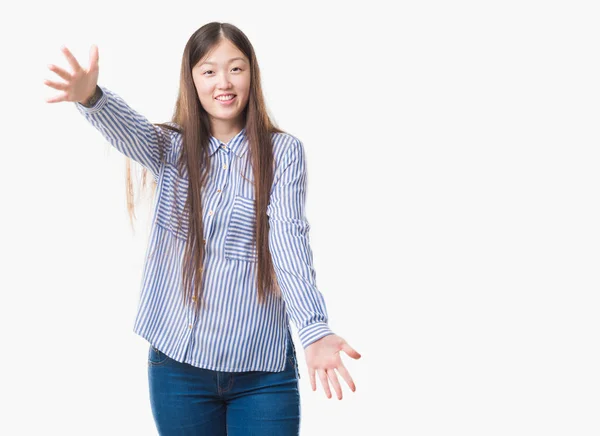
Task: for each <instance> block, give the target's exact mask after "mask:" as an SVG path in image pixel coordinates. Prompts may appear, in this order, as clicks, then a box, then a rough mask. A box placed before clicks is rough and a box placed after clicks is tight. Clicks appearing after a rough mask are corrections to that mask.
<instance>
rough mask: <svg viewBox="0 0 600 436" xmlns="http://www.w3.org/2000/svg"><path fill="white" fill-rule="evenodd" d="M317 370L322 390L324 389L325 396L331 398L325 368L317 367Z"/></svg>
mask: <svg viewBox="0 0 600 436" xmlns="http://www.w3.org/2000/svg"><path fill="white" fill-rule="evenodd" d="M317 372H318V373H319V378H320V379H321V384H322V385H323V390H324V391H325V394H326V395H327V398H331V389H329V380H328V378H327V374H326V373H325V370H324V369H322V368H319V369H317Z"/></svg>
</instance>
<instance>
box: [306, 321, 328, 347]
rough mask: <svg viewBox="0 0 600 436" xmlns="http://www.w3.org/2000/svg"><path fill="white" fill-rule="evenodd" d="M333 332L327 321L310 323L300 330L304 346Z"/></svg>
mask: <svg viewBox="0 0 600 436" xmlns="http://www.w3.org/2000/svg"><path fill="white" fill-rule="evenodd" d="M333 334H334V333H333V331H332V330H331V329H330V328H329V325H327V323H325V322H316V323H314V324H309V325H307V326H306V327H304V328H302V329H300V330H299V332H298V336H299V337H300V343H301V344H302V348H306V347H308V346H309V345H310V344H312V343H313V342H316V341H318V340H319V339H321V338H322V337H325V336H327V335H333Z"/></svg>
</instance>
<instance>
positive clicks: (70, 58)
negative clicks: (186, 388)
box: [61, 45, 82, 73]
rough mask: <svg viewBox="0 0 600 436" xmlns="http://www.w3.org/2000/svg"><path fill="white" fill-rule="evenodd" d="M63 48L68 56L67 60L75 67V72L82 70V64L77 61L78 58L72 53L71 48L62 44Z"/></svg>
mask: <svg viewBox="0 0 600 436" xmlns="http://www.w3.org/2000/svg"><path fill="white" fill-rule="evenodd" d="M61 50H62V51H63V53H64V55H65V56H66V57H67V61H69V65H71V68H73V72H75V73H76V72H78V71H80V70H81V69H82V68H81V65H79V62H77V59H75V56H73V54H71V52H70V51H69V49H68V48H67V47H66V46H64V45H63V46H62V47H61Z"/></svg>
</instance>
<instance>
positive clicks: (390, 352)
mask: <svg viewBox="0 0 600 436" xmlns="http://www.w3.org/2000/svg"><path fill="white" fill-rule="evenodd" d="M593 5H594V2H591V1H590V2H579V1H569V2H567V1H563V2H558V1H555V2H548V1H544V2H542V1H537V2H534V1H523V0H521V1H503V2H476V1H471V2H466V1H459V2H444V1H437V2H433V1H421V2H400V3H393V2H383V1H369V2H365V3H364V4H363V5H360V6H358V5H355V6H352V5H350V3H349V2H342V1H338V2H331V1H328V2H325V1H320V2H307V1H303V2H301V3H296V4H295V5H291V4H288V3H283V2H277V3H275V2H273V3H268V2H236V1H227V2H171V3H165V2H161V3H158V2H157V3H149V2H124V1H121V2H102V3H98V2H94V3H91V2H90V3H88V2H81V1H77V2H75V1H72V2H66V1H58V2H57V1H55V2H41V1H39V2H36V3H31V2H30V3H24V4H16V3H14V2H13V3H12V4H11V8H12V11H10V13H9V11H8V10H7V11H5V13H3V14H2V18H0V20H1V22H0V24H1V26H0V29H1V30H0V31H1V32H2V35H1V41H2V42H1V44H2V56H3V57H4V59H3V62H2V68H1V70H2V71H1V73H0V74H1V75H2V99H3V104H2V107H3V108H4V111H3V116H2V118H3V122H4V123H3V124H4V129H3V138H2V150H3V158H2V171H0V177H1V186H2V192H1V193H2V200H3V201H2V204H3V207H2V210H3V211H4V212H3V213H2V214H1V216H2V226H1V228H2V239H1V241H2V243H1V245H0V246H1V247H2V248H1V250H2V274H0V280H1V282H0V289H1V290H2V292H1V296H2V301H1V302H0V311H1V312H0V323H1V324H0V332H1V333H0V334H1V337H0V339H1V344H2V357H1V359H0V361H1V365H2V369H1V371H0V377H1V380H0V386H1V387H0V396H1V398H0V399H1V401H2V412H1V415H2V419H1V420H0V434H3V435H42V434H57V435H58V434H60V435H142V436H145V435H155V434H157V433H156V430H155V427H154V422H153V418H152V415H151V409H150V402H149V396H148V381H147V354H148V344H147V342H146V341H145V340H143V339H142V338H140V337H138V336H136V335H135V334H134V333H133V331H132V329H133V321H134V316H135V310H136V305H137V302H138V297H139V289H140V285H141V282H140V280H141V273H142V266H143V260H144V259H143V256H144V252H145V248H146V244H147V238H148V232H149V226H150V218H151V208H150V206H149V205H150V199H149V198H147V197H146V198H145V200H142V201H141V202H140V203H138V205H137V212H138V214H137V221H136V222H135V233H134V232H133V231H132V229H131V227H130V224H129V221H128V216H127V211H126V201H125V200H126V196H125V179H124V171H125V170H124V169H125V159H124V157H123V156H122V155H121V154H119V153H118V152H117V151H116V150H115V149H112V148H111V147H110V145H109V144H108V143H107V142H105V141H104V139H103V138H102V136H101V135H100V134H99V133H98V132H97V131H96V130H95V129H94V128H93V127H91V126H90V125H89V124H87V122H86V121H85V119H84V118H83V117H82V116H81V115H80V114H79V113H78V112H77V110H76V108H75V106H74V103H55V104H49V103H46V102H45V99H46V98H47V97H50V96H53V95H56V93H57V92H58V91H56V90H53V89H51V88H48V87H47V86H45V85H44V84H43V80H44V79H51V80H57V79H59V78H58V76H56V75H55V74H54V73H53V72H51V71H50V70H49V69H48V68H47V65H48V64H49V63H55V64H57V65H59V66H62V67H65V68H69V66H68V63H67V61H66V58H65V57H64V56H63V55H62V53H61V52H60V46H61V45H62V44H65V45H66V46H67V47H68V48H69V49H70V50H71V51H72V52H73V54H74V55H75V56H76V58H77V59H78V60H79V61H80V63H81V64H82V65H84V66H87V64H88V62H89V49H90V46H91V45H92V44H97V45H98V48H99V55H100V63H99V65H100V76H99V83H100V84H102V85H104V86H107V87H108V88H110V89H112V90H114V91H115V92H117V93H119V95H121V96H122V97H123V98H124V99H125V100H126V101H127V102H128V103H129V104H130V105H131V106H132V107H133V108H134V109H136V110H138V111H139V112H140V113H142V114H144V115H145V116H146V117H147V118H148V119H149V120H150V121H152V122H164V121H168V120H170V119H171V115H172V111H173V108H174V105H175V98H176V95H177V91H178V85H179V82H178V81H179V68H180V62H181V55H182V53H183V48H184V45H185V43H186V41H187V39H188V38H189V36H190V35H191V34H192V33H193V32H194V31H195V30H196V29H197V28H199V27H200V26H202V25H203V24H205V23H208V22H210V21H221V22H229V23H232V24H235V25H236V26H238V27H239V28H240V29H242V31H244V32H245V33H246V35H247V36H248V37H249V39H250V41H252V44H253V45H254V48H255V50H256V53H257V56H258V62H259V64H260V67H261V73H262V78H263V88H264V90H265V94H266V98H267V104H268V108H269V111H270V113H271V114H272V115H273V119H274V121H275V122H276V123H277V124H278V125H279V126H280V127H281V128H283V129H284V130H286V131H288V132H290V133H292V134H293V135H295V136H297V137H298V138H300V139H301V140H302V141H303V143H304V146H305V149H306V153H307V159H308V172H309V188H308V197H307V217H308V220H309V222H310V224H311V236H310V237H311V246H312V249H313V253H314V261H315V269H316V272H317V280H318V285H319V288H320V290H321V292H322V293H323V294H324V296H325V299H326V302H327V307H328V311H329V315H330V326H331V327H332V329H333V330H334V331H335V332H336V333H337V334H338V335H340V336H342V337H343V338H345V339H346V340H347V341H348V342H349V344H350V345H351V346H353V347H354V348H356V349H357V350H358V351H359V352H360V353H362V359H360V360H353V359H350V358H349V357H348V356H347V355H345V354H343V353H342V359H343V361H344V362H345V364H346V366H347V368H348V369H349V371H350V373H351V375H352V377H353V379H354V381H355V383H356V387H357V390H356V392H354V393H353V392H351V391H350V390H349V389H348V386H347V385H346V384H345V383H344V382H343V380H342V378H341V377H340V381H341V383H342V388H343V390H344V398H343V400H342V401H339V400H337V399H336V397H335V394H334V396H333V398H332V399H327V398H326V396H325V394H324V391H323V389H322V387H321V385H320V382H319V381H318V382H317V383H318V390H317V391H316V392H313V391H311V389H310V384H309V378H308V373H307V370H306V366H305V360H304V354H303V352H302V351H301V348H300V347H298V345H299V341H298V337H297V334H296V330H295V326H294V333H295V337H294V339H295V341H296V345H297V347H298V358H299V363H300V366H301V368H300V371H301V376H302V379H301V380H300V391H301V401H302V424H301V425H302V435H306V436H313V435H315V436H319V435H330V434H340V435H365V434H367V435H403V436H421V435H435V436H441V435H461V436H467V435H473V436H481V435H485V436H491V435H511V436H515V435H527V436H530V435H544V436H547V435H578V436H584V435H598V434H600V419H599V415H598V410H599V408H600V394H599V392H600V383H599V382H600V371H599V368H600V353H599V348H598V345H599V337H598V333H599V331H600V330H599V327H600V326H599V317H598V309H599V307H598V303H599V300H600V299H599V297H598V291H599V290H600V288H599V286H598V285H599V279H600V277H599V274H598V262H599V260H600V252H599V247H600V231H599V226H600V207H599V206H600V205H599V200H598V197H599V191H598V187H599V186H600V185H599V182H600V180H599V178H600V171H599V165H600V162H599V160H600V159H599V158H600V152H599V148H598V146H599V139H600V138H599V130H598V117H599V115H600V104H599V101H600V95H599V94H600V86H599V83H600V82H599V77H600V71H599V70H600V68H599V63H598V52H599V50H598V49H599V44H598V43H599V41H600V35H599V33H600V31H599V28H598V19H599V18H600V17H599V16H598V13H597V10H595V9H593V7H592V6H593ZM139 168H140V167H139V166H137V164H136V169H137V170H138V174H140V172H139Z"/></svg>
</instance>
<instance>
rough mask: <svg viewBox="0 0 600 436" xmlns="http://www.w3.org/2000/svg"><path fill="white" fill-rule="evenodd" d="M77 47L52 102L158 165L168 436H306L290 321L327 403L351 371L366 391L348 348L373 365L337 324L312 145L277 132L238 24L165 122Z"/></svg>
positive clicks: (157, 349)
mask: <svg viewBox="0 0 600 436" xmlns="http://www.w3.org/2000/svg"><path fill="white" fill-rule="evenodd" d="M62 50H63V52H64V54H65V56H66V58H67V60H68V62H69V64H70V65H71V67H72V69H73V71H72V72H67V71H65V70H63V69H61V68H59V67H57V66H55V65H50V66H49V68H50V70H52V71H54V72H55V73H56V74H58V75H59V76H60V77H61V78H62V79H64V82H53V81H50V80H46V81H45V82H44V83H45V84H46V85H48V86H50V87H52V88H54V89H57V90H59V91H62V93H61V94H60V95H57V96H56V97H52V98H49V99H48V100H47V101H48V102H49V103H55V102H61V101H67V102H74V103H75V105H76V107H77V110H78V111H79V112H80V113H81V114H82V115H83V116H84V117H85V119H87V121H89V122H90V123H91V125H92V126H94V127H95V128H96V129H97V130H98V131H100V132H101V134H102V135H103V136H104V137H105V138H106V139H107V141H108V142H109V143H110V144H111V145H112V146H114V147H115V148H116V149H117V150H119V151H120V152H121V153H123V154H124V155H125V156H126V157H127V158H129V159H131V160H134V161H136V162H138V163H139V164H141V165H142V166H143V175H144V177H145V176H146V174H147V171H149V172H150V173H151V174H152V176H153V185H152V186H153V188H154V189H155V194H157V200H156V201H155V203H154V204H155V208H154V215H153V220H152V230H151V236H150V241H149V245H148V250H147V257H146V260H145V265H144V270H143V283H142V288H141V294H140V299H139V306H138V311H137V316H136V319H135V326H134V332H135V333H136V334H138V335H140V336H142V337H143V338H145V339H146V340H147V341H148V342H149V344H150V346H149V351H148V352H149V355H148V377H149V388H150V399H151V406H152V412H153V416H154V419H155V422H156V425H157V428H158V430H159V432H160V434H161V435H210V436H216V435H225V434H228V435H230V436H231V435H247V434H252V435H277V436H286V435H297V434H298V433H299V428H300V396H299V391H298V378H299V377H300V375H299V371H298V367H297V359H296V351H295V347H294V343H293V341H292V336H291V332H290V326H289V319H290V318H291V319H292V320H293V321H294V323H295V325H296V327H297V328H298V333H299V337H300V341H301V343H302V347H303V348H304V353H305V358H306V364H307V366H308V374H309V377H310V383H311V387H312V390H313V391H314V390H316V374H318V376H319V379H320V381H321V384H322V386H323V389H324V391H325V393H326V395H327V397H328V398H331V390H330V387H329V383H331V384H332V386H333V388H334V389H335V391H336V394H337V397H338V399H342V391H341V387H340V383H339V380H338V377H337V375H336V372H335V370H336V369H337V371H338V372H339V374H340V375H341V376H342V377H343V379H344V380H345V381H346V383H347V384H348V386H349V387H350V388H351V389H352V391H355V389H356V388H355V385H354V382H353V380H352V378H351V377H350V374H349V373H348V371H347V369H346V368H345V367H344V364H343V363H342V360H341V356H340V351H344V352H345V353H347V354H348V356H350V357H352V358H354V359H358V358H360V357H361V356H360V354H359V353H358V352H357V351H355V350H354V349H353V348H352V347H350V345H348V343H347V342H346V341H345V340H344V339H343V338H341V337H340V336H338V335H336V334H334V333H333V332H332V331H331V329H330V328H329V326H328V316H327V309H326V305H325V301H324V299H323V296H322V294H321V293H320V291H319V290H318V289H317V286H316V282H315V271H314V269H313V263H312V261H313V259H312V251H311V248H310V245H309V228H310V226H309V223H308V221H307V219H306V217H305V212H304V210H305V209H304V208H305V198H306V181H307V179H306V177H307V173H306V159H305V151H304V146H303V144H302V142H301V141H300V140H299V139H298V138H296V137H294V136H293V135H291V134H289V133H286V132H284V131H282V130H280V129H279V128H277V127H276V126H275V125H274V124H273V122H272V121H271V120H270V118H269V116H268V114H267V109H266V105H265V102H264V97H263V93H262V89H261V80H260V72H259V67H258V63H257V60H256V56H255V54H254V49H253V47H252V45H251V44H250V42H249V41H248V39H247V37H246V36H245V35H244V34H243V33H242V32H241V31H240V30H239V29H238V28H237V27H235V26H233V25H231V24H227V23H217V22H213V23H208V24H206V25H204V26H202V27H201V28H199V29H198V30H197V31H196V32H194V33H193V34H192V36H191V37H190V39H189V40H188V42H187V44H186V46H185V50H184V53H183V59H182V63H181V76H180V84H179V96H178V98H177V103H176V107H175V113H174V115H173V118H172V121H171V122H168V123H163V124H153V123H150V122H149V121H148V120H147V119H146V118H145V117H144V116H143V115H141V114H139V113H138V112H136V111H135V110H133V109H132V108H131V107H130V106H129V105H128V104H127V103H126V102H125V101H124V100H123V99H122V98H121V97H119V95H117V94H116V93H115V92H114V91H112V90H110V89H108V88H107V87H105V86H99V85H98V84H97V82H98V72H99V70H98V49H97V47H96V46H92V48H91V50H90V63H89V67H88V68H87V69H84V68H82V67H81V66H80V65H79V63H78V62H77V60H76V59H75V58H74V56H73V55H72V54H71V53H70V51H69V50H68V49H67V48H66V47H63V48H62ZM128 162H129V161H128ZM128 168H129V167H128ZM143 180H145V178H144V179H143ZM130 183H131V178H130V177H128V184H130ZM129 188H131V187H130V186H129ZM131 191H132V190H131V189H128V200H130V201H128V207H129V211H130V213H132V208H133V206H132V205H133V201H131V195H132V194H131Z"/></svg>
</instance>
